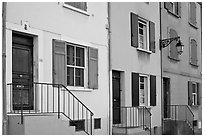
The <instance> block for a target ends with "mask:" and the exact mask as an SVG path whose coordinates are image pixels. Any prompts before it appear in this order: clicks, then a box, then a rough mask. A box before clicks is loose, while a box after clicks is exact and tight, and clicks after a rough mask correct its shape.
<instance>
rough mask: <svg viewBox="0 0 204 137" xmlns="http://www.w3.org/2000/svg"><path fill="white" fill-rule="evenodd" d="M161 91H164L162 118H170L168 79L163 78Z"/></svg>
mask: <svg viewBox="0 0 204 137" xmlns="http://www.w3.org/2000/svg"><path fill="white" fill-rule="evenodd" d="M163 91H164V118H170V107H169V105H171V102H170V95H171V94H170V79H169V78H163Z"/></svg>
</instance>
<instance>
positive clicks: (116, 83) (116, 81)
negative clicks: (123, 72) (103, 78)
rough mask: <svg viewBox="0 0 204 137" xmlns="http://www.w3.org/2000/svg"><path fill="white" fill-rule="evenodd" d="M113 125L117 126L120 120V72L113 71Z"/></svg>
mask: <svg viewBox="0 0 204 137" xmlns="http://www.w3.org/2000/svg"><path fill="white" fill-rule="evenodd" d="M112 80H113V124H119V123H120V122H121V118H120V72H117V71H113V73H112Z"/></svg>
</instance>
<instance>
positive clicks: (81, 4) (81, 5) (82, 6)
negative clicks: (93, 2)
mask: <svg viewBox="0 0 204 137" xmlns="http://www.w3.org/2000/svg"><path fill="white" fill-rule="evenodd" d="M64 3H65V4H67V5H70V6H72V7H75V8H77V9H81V10H83V11H87V2H64Z"/></svg>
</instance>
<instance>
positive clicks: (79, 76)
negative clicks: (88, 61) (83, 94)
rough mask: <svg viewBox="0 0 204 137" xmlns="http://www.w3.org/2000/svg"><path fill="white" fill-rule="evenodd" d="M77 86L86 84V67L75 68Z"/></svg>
mask: <svg viewBox="0 0 204 137" xmlns="http://www.w3.org/2000/svg"><path fill="white" fill-rule="evenodd" d="M75 86H84V69H80V68H76V69H75Z"/></svg>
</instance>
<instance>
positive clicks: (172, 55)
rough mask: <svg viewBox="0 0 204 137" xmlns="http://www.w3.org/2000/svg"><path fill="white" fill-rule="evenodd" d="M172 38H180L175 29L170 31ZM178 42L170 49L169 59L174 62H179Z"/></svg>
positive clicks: (173, 43) (173, 42) (174, 42)
mask: <svg viewBox="0 0 204 137" xmlns="http://www.w3.org/2000/svg"><path fill="white" fill-rule="evenodd" d="M169 36H170V38H174V37H178V34H177V32H176V31H175V30H174V29H170V30H169ZM176 43H177V41H175V40H174V41H172V42H171V44H170V47H169V58H170V59H174V60H179V56H178V51H177V48H176Z"/></svg>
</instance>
